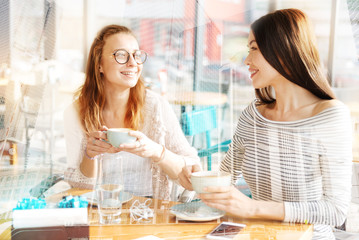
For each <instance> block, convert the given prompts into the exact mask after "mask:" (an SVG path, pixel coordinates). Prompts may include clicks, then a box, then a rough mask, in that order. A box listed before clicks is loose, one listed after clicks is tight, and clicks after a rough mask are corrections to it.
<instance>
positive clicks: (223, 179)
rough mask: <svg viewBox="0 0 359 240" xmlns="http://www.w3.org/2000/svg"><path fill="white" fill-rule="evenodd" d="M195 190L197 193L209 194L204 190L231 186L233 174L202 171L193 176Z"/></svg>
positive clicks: (192, 181)
mask: <svg viewBox="0 0 359 240" xmlns="http://www.w3.org/2000/svg"><path fill="white" fill-rule="evenodd" d="M191 183H192V187H193V190H194V191H196V192H197V193H207V192H206V191H204V190H203V189H204V188H205V187H210V186H221V187H225V186H230V185H231V174H230V173H227V172H221V171H200V172H194V173H192V175H191Z"/></svg>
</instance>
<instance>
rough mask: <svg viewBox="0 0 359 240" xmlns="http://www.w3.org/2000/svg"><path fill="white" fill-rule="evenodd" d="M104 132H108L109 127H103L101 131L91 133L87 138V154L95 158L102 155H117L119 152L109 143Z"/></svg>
mask: <svg viewBox="0 0 359 240" xmlns="http://www.w3.org/2000/svg"><path fill="white" fill-rule="evenodd" d="M103 131H107V127H106V126H103V127H102V128H101V130H100V131H96V132H91V133H90V134H89V136H88V137H87V145H86V154H87V156H89V157H91V158H93V157H95V156H96V155H99V154H102V153H115V152H118V151H119V150H118V149H117V148H115V147H113V146H112V145H111V144H109V143H107V142H106V140H107V135H106V133H104V132H103Z"/></svg>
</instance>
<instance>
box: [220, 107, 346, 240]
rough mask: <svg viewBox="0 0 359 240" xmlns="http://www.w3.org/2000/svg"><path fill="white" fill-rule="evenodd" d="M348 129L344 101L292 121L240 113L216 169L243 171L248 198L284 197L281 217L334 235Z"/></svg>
mask: <svg viewBox="0 0 359 240" xmlns="http://www.w3.org/2000/svg"><path fill="white" fill-rule="evenodd" d="M351 138H352V132H351V121H350V113H349V111H348V109H347V107H346V106H345V105H344V104H340V105H337V106H333V107H330V108H327V109H325V110H324V111H322V112H320V113H319V114H317V115H315V116H313V117H310V118H306V119H301V120H297V121H289V122H280V121H271V120H268V119H266V118H264V117H263V116H262V115H261V114H260V113H259V112H258V111H257V108H256V101H253V102H252V103H251V104H250V105H249V106H248V107H247V108H246V109H245V110H244V111H243V112H242V114H241V116H240V118H239V122H238V125H237V128H236V132H235V134H234V136H233V141H232V144H231V145H230V149H229V151H228V152H227V155H226V157H225V158H224V160H223V161H222V163H221V170H222V171H226V172H231V173H233V174H232V176H233V181H235V180H236V179H237V178H238V176H239V175H240V173H241V172H242V173H243V176H244V179H245V181H246V182H247V183H248V185H249V188H250V190H251V192H252V196H253V199H255V200H264V201H275V202H284V206H285V220H284V221H286V222H301V223H305V222H308V223H312V224H315V225H314V236H313V239H326V240H328V239H335V238H334V235H333V233H332V227H331V226H340V225H342V224H343V222H344V220H345V218H346V214H347V210H348V208H349V203H350V194H351V173H352V170H351V167H352V139H351Z"/></svg>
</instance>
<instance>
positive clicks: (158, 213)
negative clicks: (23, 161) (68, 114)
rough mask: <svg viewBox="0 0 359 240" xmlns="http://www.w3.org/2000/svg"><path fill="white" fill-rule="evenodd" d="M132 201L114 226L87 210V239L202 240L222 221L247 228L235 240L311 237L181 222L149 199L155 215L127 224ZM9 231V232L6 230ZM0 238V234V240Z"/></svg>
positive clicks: (276, 226)
mask: <svg viewBox="0 0 359 240" xmlns="http://www.w3.org/2000/svg"><path fill="white" fill-rule="evenodd" d="M88 191H89V190H82V189H71V190H69V191H67V192H66V194H65V195H70V194H71V195H80V194H83V193H86V192H88ZM63 195H64V194H58V195H55V196H53V197H51V198H50V199H47V200H51V201H53V200H55V201H56V200H58V199H61V197H62V196H63ZM136 200H139V201H141V202H144V201H145V200H146V199H145V198H141V197H133V198H132V199H131V200H130V201H129V202H127V203H125V204H124V205H123V210H122V214H121V223H120V224H117V225H101V224H99V222H98V214H97V208H96V207H91V206H90V207H89V225H90V228H89V235H90V239H96V240H98V239H121V240H122V239H123V240H126V239H136V238H140V237H144V236H149V235H153V236H156V237H159V238H161V239H175V240H177V239H178V240H180V239H191V240H194V239H205V236H206V234H208V233H209V232H210V231H211V230H212V229H214V228H215V227H216V226H217V225H218V224H219V223H220V222H222V221H231V222H239V223H244V224H246V225H247V227H246V228H245V229H244V230H243V231H242V232H241V234H239V235H237V237H236V238H235V239H246V240H251V239H253V240H262V239H263V240H264V239H265V240H269V239H273V240H274V239H278V240H280V239H283V240H287V239H291V240H296V239H298V240H299V239H300V240H306V239H308V240H309V239H311V238H312V232H313V226H312V225H309V224H290V223H283V222H278V221H264V220H259V219H258V220H248V219H239V218H234V217H231V216H224V217H222V218H220V219H218V220H213V221H208V222H189V221H182V220H179V219H177V218H176V216H174V215H173V214H171V213H170V210H169V208H170V207H171V206H173V205H175V204H178V203H176V202H170V201H161V200H155V199H153V201H152V204H151V208H153V209H154V210H155V216H154V218H153V219H152V221H150V222H149V223H137V222H133V221H131V218H130V214H129V208H130V206H131V205H132V203H133V202H134V201H136ZM9 231H10V230H9ZM1 236H4V235H1V234H0V237H1Z"/></svg>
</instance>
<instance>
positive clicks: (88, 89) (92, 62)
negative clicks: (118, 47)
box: [75, 25, 145, 133]
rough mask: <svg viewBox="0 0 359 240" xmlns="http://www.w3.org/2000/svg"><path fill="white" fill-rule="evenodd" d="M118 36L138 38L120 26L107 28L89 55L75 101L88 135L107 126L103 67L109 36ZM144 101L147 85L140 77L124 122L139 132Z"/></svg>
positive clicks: (131, 95) (97, 38)
mask: <svg viewBox="0 0 359 240" xmlns="http://www.w3.org/2000/svg"><path fill="white" fill-rule="evenodd" d="M118 33H123V34H130V35H132V36H134V34H133V33H132V31H131V30H130V29H128V28H127V27H125V26H120V25H109V26H106V27H104V28H103V29H102V30H101V31H100V32H99V33H98V34H97V36H96V38H95V40H94V41H93V43H92V45H91V49H90V52H89V57H88V61H87V65H86V77H85V82H84V84H83V85H82V86H81V87H80V88H79V89H78V91H77V92H76V93H75V98H78V100H77V103H78V106H77V107H78V112H79V115H80V119H81V124H82V127H83V128H84V130H85V132H86V133H89V132H92V131H97V130H99V129H100V128H101V127H102V126H103V125H105V124H104V119H103V116H102V111H103V108H104V106H105V104H106V98H105V89H104V81H103V75H102V73H101V72H100V70H99V68H100V63H101V57H102V50H103V47H104V45H105V42H106V39H107V38H108V37H109V36H112V35H114V34H118ZM134 37H135V36H134ZM144 102H145V86H144V84H143V81H142V77H140V79H139V80H138V81H137V84H136V86H134V87H133V88H131V89H130V96H129V99H128V103H127V109H126V114H125V119H124V123H125V127H127V128H132V129H135V130H137V129H138V128H139V127H140V124H141V123H142V119H143V116H142V114H141V110H142V108H143V106H144Z"/></svg>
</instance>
